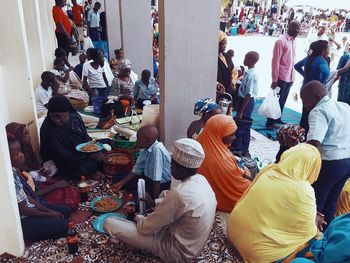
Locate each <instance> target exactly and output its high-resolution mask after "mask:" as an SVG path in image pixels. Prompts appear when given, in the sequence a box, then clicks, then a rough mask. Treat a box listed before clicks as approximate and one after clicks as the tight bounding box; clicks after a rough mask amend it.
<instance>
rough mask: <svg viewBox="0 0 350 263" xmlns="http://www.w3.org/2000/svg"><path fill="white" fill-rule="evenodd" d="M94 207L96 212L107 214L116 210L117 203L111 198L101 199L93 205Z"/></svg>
mask: <svg viewBox="0 0 350 263" xmlns="http://www.w3.org/2000/svg"><path fill="white" fill-rule="evenodd" d="M94 207H95V209H96V210H97V211H100V212H107V211H111V210H113V209H116V208H117V207H118V202H117V201H116V200H115V199H113V198H111V197H105V198H102V199H101V200H98V201H97V202H96V203H95V204H94Z"/></svg>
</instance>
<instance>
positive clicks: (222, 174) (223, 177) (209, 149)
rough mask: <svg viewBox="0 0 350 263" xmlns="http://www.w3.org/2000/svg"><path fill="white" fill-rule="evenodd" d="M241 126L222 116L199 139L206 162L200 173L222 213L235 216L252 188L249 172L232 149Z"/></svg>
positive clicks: (211, 119)
mask: <svg viewBox="0 0 350 263" xmlns="http://www.w3.org/2000/svg"><path fill="white" fill-rule="evenodd" d="M236 130H237V125H236V123H235V122H234V120H233V119H232V117H231V116H227V115H224V114H218V115H215V116H213V117H211V118H210V119H209V120H208V121H207V123H206V124H205V126H204V130H203V132H202V133H201V134H200V135H199V137H198V142H199V143H200V144H201V145H202V146H203V149H204V153H205V159H204V162H203V163H202V165H201V167H200V168H199V169H198V173H199V174H202V175H204V176H205V178H207V180H208V182H209V184H210V185H211V187H212V188H213V190H214V192H215V196H216V200H217V202H218V206H217V207H218V209H219V210H222V211H225V212H231V211H232V209H233V207H234V206H235V204H236V202H237V201H238V200H239V199H240V198H241V196H242V195H243V193H244V191H245V190H246V189H247V188H248V187H249V185H250V181H249V180H247V179H246V178H245V176H246V174H245V171H244V170H243V169H241V168H239V167H238V165H237V161H236V158H235V157H234V156H233V154H232V153H231V152H230V150H229V149H228V147H229V146H230V145H231V143H232V141H233V139H234V138H235V131H236Z"/></svg>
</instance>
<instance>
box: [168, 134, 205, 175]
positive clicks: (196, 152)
mask: <svg viewBox="0 0 350 263" xmlns="http://www.w3.org/2000/svg"><path fill="white" fill-rule="evenodd" d="M172 158H173V159H174V161H175V162H177V163H178V164H180V165H182V166H184V167H187V168H199V167H200V166H201V164H202V162H203V161H204V158H205V154H204V150H203V147H202V145H201V144H200V143H199V142H197V141H195V140H193V139H188V138H184V139H180V140H177V141H175V142H174V149H173V152H172Z"/></svg>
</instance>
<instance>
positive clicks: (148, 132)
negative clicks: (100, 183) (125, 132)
mask: <svg viewBox="0 0 350 263" xmlns="http://www.w3.org/2000/svg"><path fill="white" fill-rule="evenodd" d="M157 138H158V130H157V128H156V127H155V126H151V125H149V126H144V127H141V128H140V129H139V131H138V132H137V142H136V144H137V147H138V148H140V149H144V150H143V151H142V152H141V154H140V156H139V157H138V159H137V161H136V164H135V166H134V168H133V170H132V172H131V173H130V174H129V175H128V176H127V177H125V178H124V179H122V180H121V181H119V182H118V183H116V184H114V185H113V186H112V189H113V191H115V192H117V191H119V190H120V189H121V188H122V187H123V186H124V185H126V184H127V183H128V185H129V186H130V187H133V188H134V189H136V187H137V180H135V179H136V178H137V177H142V178H143V179H145V181H146V192H148V193H149V194H150V196H151V197H152V198H153V199H156V198H158V196H159V194H160V192H161V191H163V190H169V189H170V183H171V180H170V178H171V173H170V154H169V152H168V151H167V150H166V149H165V147H164V145H163V143H161V142H158V140H157ZM132 180H133V182H132ZM129 182H131V183H129Z"/></svg>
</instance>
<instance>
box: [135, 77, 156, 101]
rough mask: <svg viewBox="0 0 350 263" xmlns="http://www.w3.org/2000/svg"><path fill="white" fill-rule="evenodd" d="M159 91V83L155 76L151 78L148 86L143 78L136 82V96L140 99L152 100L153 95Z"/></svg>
mask: <svg viewBox="0 0 350 263" xmlns="http://www.w3.org/2000/svg"><path fill="white" fill-rule="evenodd" d="M157 92H158V90H157V85H156V81H155V79H154V78H150V80H149V84H148V87H147V86H146V85H145V83H143V81H142V80H141V79H139V80H137V81H136V82H135V87H134V97H136V98H138V99H144V100H150V99H151V97H152V96H153V95H156V94H157Z"/></svg>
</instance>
